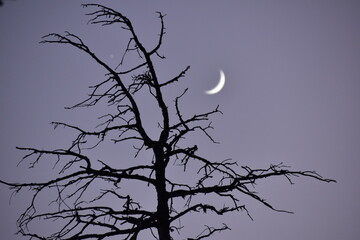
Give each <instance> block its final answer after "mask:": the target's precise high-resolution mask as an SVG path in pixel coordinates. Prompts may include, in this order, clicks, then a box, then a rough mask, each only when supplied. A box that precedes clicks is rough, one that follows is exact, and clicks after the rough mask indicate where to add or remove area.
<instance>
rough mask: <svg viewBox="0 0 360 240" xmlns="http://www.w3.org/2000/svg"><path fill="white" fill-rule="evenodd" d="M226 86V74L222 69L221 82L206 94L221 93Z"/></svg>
mask: <svg viewBox="0 0 360 240" xmlns="http://www.w3.org/2000/svg"><path fill="white" fill-rule="evenodd" d="M224 85H225V73H224V72H223V70H221V69H220V80H219V83H218V84H217V85H216V86H215V87H214V88H213V89H211V90H207V91H205V93H206V94H215V93H218V92H220V91H221V89H222V88H223V87H224Z"/></svg>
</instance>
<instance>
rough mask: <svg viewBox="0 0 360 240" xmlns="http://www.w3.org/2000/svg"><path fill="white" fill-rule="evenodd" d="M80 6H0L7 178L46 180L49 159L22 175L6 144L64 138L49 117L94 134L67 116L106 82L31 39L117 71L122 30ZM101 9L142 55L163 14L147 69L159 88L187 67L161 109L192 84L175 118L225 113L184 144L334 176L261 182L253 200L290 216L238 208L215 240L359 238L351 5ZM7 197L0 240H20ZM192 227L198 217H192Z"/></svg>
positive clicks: (358, 53) (45, 143) (18, 201)
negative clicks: (48, 40) (56, 41)
mask: <svg viewBox="0 0 360 240" xmlns="http://www.w3.org/2000/svg"><path fill="white" fill-rule="evenodd" d="M92 2H93V3H97V2H99V1H92ZM81 3H90V1H70V0H64V1H54V0H15V1H10V0H8V1H6V0H5V1H4V5H3V6H1V7H0V32H1V34H0V79H1V81H0V110H1V114H0V132H1V135H0V142H1V144H0V152H1V157H0V159H1V168H0V178H1V179H3V180H7V181H9V182H21V181H33V180H36V179H42V178H44V177H47V176H52V174H54V173H53V172H51V167H50V168H49V166H46V164H45V165H44V166H43V165H42V166H40V167H39V169H30V170H29V169H27V165H26V164H21V165H19V166H17V164H18V162H19V161H20V159H21V157H22V156H23V153H22V152H20V151H18V150H16V149H15V147H16V146H31V147H39V148H51V147H53V148H54V147H58V146H59V145H63V144H64V143H65V144H66V143H68V141H69V136H70V135H71V133H69V132H68V131H66V130H64V129H58V130H56V131H54V130H53V127H52V126H51V125H50V124H49V123H50V122H51V121H64V122H69V123H74V124H79V125H80V124H81V126H84V127H93V126H95V125H96V124H95V123H96V119H94V116H98V115H99V114H98V113H97V112H96V113H94V112H91V111H90V112H89V111H86V110H76V111H69V110H65V109H64V107H66V106H71V105H72V104H75V103H77V102H79V101H80V100H82V99H84V97H85V96H86V93H87V92H88V89H87V86H89V85H91V84H92V83H94V82H96V81H97V80H101V79H103V75H104V72H103V71H102V70H101V69H100V68H99V67H98V66H96V64H94V62H92V61H91V60H90V59H89V58H87V56H86V55H84V54H82V53H81V52H79V51H76V50H75V49H73V48H71V47H67V46H56V45H44V44H39V41H41V37H42V36H44V35H46V34H47V33H52V32H56V33H63V32H64V31H70V32H73V33H76V34H78V35H79V36H81V37H82V38H83V39H84V40H85V41H86V43H87V44H88V45H89V46H90V47H91V48H92V49H93V50H94V51H95V52H96V53H97V54H98V56H100V57H101V58H103V59H105V61H106V62H107V63H109V64H110V65H112V66H116V65H117V64H118V63H119V62H120V60H121V56H122V53H123V51H124V50H125V47H126V43H127V35H126V33H124V32H123V31H122V30H121V29H114V28H102V27H100V26H93V25H88V24H86V23H87V21H88V20H89V18H88V17H87V16H85V13H86V12H87V10H86V9H83V8H82V7H81V6H80V4H81ZM101 3H102V4H104V5H107V6H110V7H113V8H114V9H115V10H117V11H120V12H122V13H124V15H126V16H127V17H128V18H130V19H131V20H132V21H133V23H134V26H135V28H136V29H137V31H138V34H139V36H140V38H141V39H142V41H143V42H144V43H145V46H148V47H151V46H153V44H154V42H155V40H156V38H157V34H158V32H159V19H158V18H157V14H156V11H161V12H162V13H165V14H166V17H165V26H166V35H165V38H164V44H163V47H162V50H161V54H163V55H165V56H166V59H165V60H163V61H161V62H160V61H159V62H157V63H156V64H157V65H156V67H157V69H158V72H159V76H160V78H161V77H163V78H164V79H165V78H166V77H169V76H174V75H177V74H178V73H179V72H180V71H182V70H183V69H184V68H185V67H186V66H188V65H190V66H191V68H190V70H189V72H188V74H187V75H186V77H185V78H184V79H183V81H182V82H181V83H179V84H178V85H176V87H173V88H169V89H168V90H167V91H168V92H166V94H165V96H166V97H167V100H168V101H169V102H170V103H171V102H172V99H171V97H172V96H176V95H179V94H180V93H181V92H182V90H183V89H184V88H186V87H189V91H188V93H187V95H186V98H184V100H183V102H182V109H183V111H184V113H185V114H193V113H197V112H200V111H207V110H211V109H213V108H214V107H216V106H217V105H220V110H221V111H222V112H223V115H217V116H214V118H213V119H212V121H213V126H214V130H213V131H212V132H211V134H212V136H213V137H214V138H215V139H216V140H217V141H219V142H220V144H217V145H213V144H211V143H210V142H208V141H206V140H205V139H204V138H195V139H193V140H191V139H189V142H191V141H195V142H196V143H197V144H199V146H200V147H199V148H200V151H201V153H203V154H204V155H206V156H209V157H213V158H215V159H226V158H232V159H233V160H236V161H238V163H239V165H248V166H251V167H254V168H256V167H260V168H261V167H268V166H269V165H270V164H276V163H280V162H283V163H284V164H285V165H289V166H291V167H292V169H294V170H295V169H298V170H316V171H317V172H318V173H319V174H321V175H322V176H324V177H327V178H332V179H335V180H336V181H337V183H322V182H318V181H315V180H312V179H306V178H296V179H295V180H294V182H295V184H294V185H290V184H288V183H287V181H286V180H285V179H271V180H268V181H264V182H261V183H260V184H259V185H258V186H257V191H258V192H259V193H260V194H261V196H263V197H264V198H266V199H267V200H268V201H269V202H270V203H272V204H273V205H274V207H276V208H280V209H286V210H289V211H293V212H294V213H295V214H285V213H278V212H274V211H271V210H269V209H267V208H265V207H264V206H262V205H260V204H258V203H254V202H253V201H248V200H246V199H244V201H245V202H246V201H248V202H247V206H248V210H249V211H250V213H251V215H252V217H253V219H254V221H252V220H251V219H249V218H248V217H247V216H246V214H244V213H236V214H230V215H228V216H224V217H219V218H214V219H216V221H217V223H221V222H226V223H227V224H228V225H229V227H230V228H231V229H232V230H231V231H227V232H223V233H221V235H220V234H217V235H215V236H214V238H213V239H217V238H220V237H221V239H229V240H230V239H247V240H255V239H264V238H267V239H293V240H300V239H326V240H332V239H334V240H335V239H344V240H353V239H358V238H359V237H360V227H359V223H360V217H359V216H360V207H359V204H358V203H359V202H360V188H359V182H360V174H359V172H360V94H359V93H360V45H359V43H360V2H359V1H356V0H354V1H351V0H342V1H335V0H301V1H300V0H291V1H288V0H259V1H250V0H241V1H235V0H234V1H230V0H229V1H213V0H212V1H204V0H200V1H188V0H186V1H176V2H175V1H172V2H170V1H160V0H155V1H128V0H122V1H115V0H106V1H101ZM128 61H129V64H130V63H132V61H134V59H129V60H128ZM220 69H222V70H223V71H224V73H225V75H226V83H225V86H224V88H223V89H222V90H221V91H220V92H219V93H217V94H215V95H207V94H205V93H204V91H206V90H209V89H211V88H213V87H214V86H215V85H216V84H217V82H218V80H219V71H220ZM99 111H101V110H99ZM144 111H145V112H146V115H148V116H150V115H151V113H152V111H151V108H146V106H145V108H144ZM148 127H149V129H150V130H151V131H152V129H151V125H149V126H148ZM153 134H156V131H155V130H154V132H153ZM70 139H71V138H70ZM99 154H101V153H99ZM105 154H108V155H111V152H107V153H105ZM11 193H12V192H11V191H9V190H8V189H7V187H5V186H0V212H1V217H0V219H1V225H0V233H1V238H2V239H13V240H21V239H24V238H22V237H21V236H15V235H14V232H16V219H17V218H18V216H19V214H20V213H21V212H22V211H23V210H24V209H25V207H26V206H27V205H26V203H28V200H29V194H28V193H27V192H24V193H20V194H18V195H16V196H13V197H12V198H11V204H9V199H10V197H11ZM202 219H206V216H205V215H199V216H197V217H195V218H194V219H193V221H199V222H201V221H203V220H202ZM190 221H191V219H190ZM189 229H190V230H193V229H191V228H189ZM190 230H189V231H190ZM184 231H186V230H184Z"/></svg>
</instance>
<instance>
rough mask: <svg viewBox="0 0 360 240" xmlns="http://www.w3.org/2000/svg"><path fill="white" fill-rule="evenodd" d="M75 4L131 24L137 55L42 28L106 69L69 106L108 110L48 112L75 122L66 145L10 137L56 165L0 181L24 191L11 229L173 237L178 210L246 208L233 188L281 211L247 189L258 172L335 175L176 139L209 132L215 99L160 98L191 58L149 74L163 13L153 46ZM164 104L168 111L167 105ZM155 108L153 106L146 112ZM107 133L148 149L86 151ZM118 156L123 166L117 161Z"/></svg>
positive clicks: (32, 156) (209, 229) (34, 159)
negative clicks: (90, 115) (109, 54)
mask: <svg viewBox="0 0 360 240" xmlns="http://www.w3.org/2000/svg"><path fill="white" fill-rule="evenodd" d="M83 6H84V7H89V8H92V9H94V10H93V11H91V12H90V13H88V14H87V15H88V16H90V18H91V19H90V20H89V23H91V24H101V25H103V26H104V25H113V24H118V25H119V26H120V27H121V28H122V29H123V30H124V31H127V32H129V33H130V39H129V41H128V44H127V47H126V50H125V53H124V55H123V58H122V61H121V63H122V62H123V60H124V58H125V56H127V55H129V54H136V55H138V56H139V59H140V60H139V63H138V64H137V65H134V66H133V67H130V68H129V69H125V70H122V71H118V70H117V68H112V67H110V66H109V65H108V64H106V63H105V62H104V61H103V60H101V59H100V58H99V57H98V56H97V55H96V54H95V53H94V52H93V51H92V50H91V49H90V48H89V47H88V46H87V45H86V44H85V43H84V42H83V40H82V39H81V38H80V37H78V36H77V35H75V34H72V33H69V32H66V33H65V34H64V35H60V34H57V33H51V34H48V35H46V36H44V37H43V40H42V41H41V42H42V43H56V44H65V45H71V46H73V47H75V48H76V49H79V50H81V51H83V52H84V53H86V54H87V55H88V56H89V57H90V58H92V59H93V60H94V61H95V62H96V63H97V64H98V65H100V66H101V67H103V68H104V69H105V70H106V72H107V73H106V74H105V80H102V81H100V82H99V83H98V84H96V85H94V86H91V87H90V88H91V89H92V90H91V93H90V94H89V97H88V98H87V99H85V100H84V101H82V102H80V103H78V104H76V105H74V106H72V107H70V109H76V108H81V107H92V106H95V105H99V103H100V102H104V101H105V102H106V103H107V104H108V106H109V109H110V110H109V112H110V113H108V114H106V115H103V116H101V117H100V119H101V120H100V121H101V123H100V124H99V125H98V126H97V128H95V130H91V131H88V130H84V129H83V128H81V127H78V126H74V125H70V124H67V123H62V122H53V123H52V124H53V125H54V127H59V126H62V127H66V128H69V129H72V130H74V131H76V132H77V136H76V138H75V139H74V140H73V141H72V143H71V144H70V146H69V147H68V148H59V149H55V150H43V149H37V148H28V147H26V148H24V147H18V149H20V150H23V151H27V152H28V153H27V154H26V155H25V156H24V158H23V160H29V161H30V166H31V167H36V166H37V164H38V163H39V162H40V161H41V160H43V159H44V158H50V157H54V159H55V162H56V164H55V165H56V167H58V168H59V169H60V173H59V175H57V176H56V177H53V178H52V179H49V180H48V181H44V182H29V183H7V182H4V181H1V182H2V183H3V184H7V185H8V186H10V188H12V189H14V191H15V192H19V191H20V190H22V189H29V190H30V191H32V192H33V195H32V199H31V201H30V204H29V206H28V207H27V209H26V210H25V212H24V213H23V214H21V216H20V217H19V219H18V227H19V233H20V234H22V235H23V236H28V237H29V238H30V239H62V240H65V239H69V240H70V239H74V240H75V239H111V238H112V237H116V239H132V240H134V239H138V238H141V234H143V233H144V232H145V233H147V234H148V236H147V237H146V239H149V236H150V237H151V236H152V237H153V238H155V239H160V240H170V239H176V238H178V235H177V234H178V233H179V232H180V231H181V228H182V224H181V221H180V219H181V218H183V217H184V216H185V215H189V214H194V213H197V212H204V213H207V212H213V213H215V214H217V215H223V214H225V213H228V212H234V211H245V213H247V214H248V215H249V212H248V211H247V209H246V207H245V205H243V204H241V202H240V200H239V199H240V197H241V196H248V197H251V198H252V199H254V200H256V201H258V202H260V203H262V204H263V205H265V206H266V207H268V208H270V209H272V210H274V211H279V212H286V211H284V210H278V209H275V208H273V206H272V205H271V204H269V203H268V202H267V201H265V200H264V199H262V198H261V197H260V196H259V195H258V193H256V192H255V191H254V185H255V183H257V181H259V180H262V179H268V178H270V177H274V176H282V177H285V178H286V179H287V180H288V181H289V182H290V183H292V180H291V179H292V178H293V177H294V176H305V177H310V178H314V179H317V180H320V181H324V182H333V181H334V180H331V179H326V178H323V177H321V176H320V175H318V174H317V173H316V172H314V171H292V170H290V169H289V168H288V167H286V166H284V165H282V164H278V165H271V166H270V167H268V168H263V169H252V168H250V167H247V166H241V167H239V166H238V165H237V163H236V162H235V161H232V160H223V161H216V160H214V159H207V158H204V157H202V156H200V155H199V154H198V153H197V152H198V151H197V150H198V147H197V145H193V146H186V147H184V145H186V139H185V138H186V137H188V136H189V135H190V133H193V132H200V133H203V134H205V135H206V136H207V137H208V138H209V139H210V141H212V142H215V141H214V139H213V138H212V137H211V136H210V134H209V132H208V130H209V129H212V126H211V122H210V123H209V117H210V116H211V115H214V114H217V113H221V112H220V110H219V108H218V107H216V108H215V109H214V110H212V111H208V112H205V113H198V114H194V115H192V116H190V117H188V116H184V114H182V111H181V109H180V100H181V98H182V97H183V96H184V95H185V93H186V91H187V89H186V90H185V91H183V92H182V93H179V96H178V97H176V98H175V99H172V100H171V102H170V103H167V102H166V101H165V98H164V96H163V91H165V89H166V88H168V87H171V86H172V84H175V83H176V82H178V81H179V80H180V79H181V78H183V77H184V76H185V73H186V72H187V71H188V70H189V68H190V67H189V66H188V67H186V68H185V69H184V70H183V71H182V72H180V73H179V74H178V75H176V76H175V77H173V78H171V79H168V80H166V81H162V80H160V79H159V78H158V75H157V72H156V69H155V67H154V62H153V61H154V58H160V59H164V57H163V56H161V55H160V54H159V49H160V47H161V45H162V43H163V38H164V34H165V27H164V15H162V14H161V13H158V16H159V19H160V33H159V37H158V41H157V43H156V45H155V47H153V48H152V49H150V50H148V49H146V48H145V47H144V45H143V43H142V41H141V40H140V39H139V38H138V35H137V33H136V32H135V29H134V27H133V25H132V23H131V21H130V20H129V19H128V18H127V17H126V16H124V15H123V14H122V13H120V12H117V11H115V10H113V9H111V8H108V7H105V6H102V5H98V4H84V5H83ZM119 66H120V65H119ZM119 66H118V67H119ZM140 93H141V94H144V93H147V94H148V95H149V96H150V97H151V98H152V99H153V100H154V101H156V107H157V108H158V109H159V111H158V113H159V119H161V120H160V122H159V124H158V128H157V129H158V137H157V138H154V137H151V136H150V135H149V133H148V132H147V130H146V129H145V128H144V123H143V122H144V119H143V116H144V115H143V114H142V112H141V108H140V107H139V102H138V101H139V100H138V99H137V98H136V96H137V95H138V94H140ZM170 109H172V110H173V111H174V114H170ZM156 113H157V111H156V109H154V114H156ZM107 141H113V142H114V143H115V144H116V145H117V144H125V143H126V142H131V143H133V144H134V146H135V148H136V154H135V158H137V157H139V156H140V155H141V153H143V152H151V154H152V157H149V158H148V159H145V160H143V161H144V163H143V162H142V163H140V164H139V161H135V160H134V159H132V160H129V161H128V162H127V163H124V160H122V162H120V163H119V162H116V164H111V163H110V162H108V161H106V160H97V159H93V158H92V156H91V155H90V154H89V151H91V149H96V148H97V147H99V146H100V145H101V144H104V143H105V142H107ZM136 160H137V159H136ZM119 164H120V165H121V164H123V165H122V166H125V165H126V164H130V166H126V167H123V168H119V167H118V165H119ZM170 167H171V168H173V169H176V171H179V172H182V173H183V174H189V175H191V176H190V177H187V178H184V179H183V180H179V179H175V180H174V178H173V177H172V176H171V175H170V174H168V173H169V169H170ZM189 169H191V171H190V170H189ZM194 171H195V172H194ZM194 173H195V174H194ZM135 182H137V183H139V184H141V186H142V187H143V188H144V189H145V188H146V189H148V190H150V191H152V192H153V193H154V195H153V196H154V199H153V201H154V202H156V206H155V207H154V209H151V208H149V209H147V208H146V207H144V206H142V205H143V204H142V203H143V202H144V199H136V197H135V196H133V195H132V192H131V191H130V190H129V191H128V192H127V188H129V186H130V188H131V184H133V183H135ZM54 191H55V193H56V197H55V199H53V201H52V202H51V203H52V204H54V203H55V204H56V208H54V209H52V210H51V211H49V210H44V211H41V209H39V204H38V202H39V201H40V199H41V198H43V196H44V195H43V194H44V193H45V194H47V193H48V192H54ZM204 195H206V196H211V198H210V199H212V198H216V199H217V200H216V202H217V204H214V203H211V201H208V200H209V198H202V196H204ZM199 199H200V200H199ZM146 200H148V199H145V201H146ZM50 206H52V205H50ZM249 216H250V215H249ZM250 217H251V216H250ZM37 221H54V222H55V223H56V226H58V229H57V230H56V231H55V232H52V233H49V234H47V235H46V234H44V233H39V232H36V231H33V230H32V229H33V224H34V222H37ZM226 229H229V227H228V226H227V225H226V224H222V225H220V226H205V228H204V230H203V231H199V234H198V235H197V236H194V237H193V238H191V239H205V238H207V237H209V236H211V235H213V234H214V233H216V232H220V231H223V230H226ZM42 234H44V235H42ZM114 239H115V238H114ZM188 239H190V238H188Z"/></svg>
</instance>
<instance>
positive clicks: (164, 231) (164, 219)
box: [155, 148, 171, 240]
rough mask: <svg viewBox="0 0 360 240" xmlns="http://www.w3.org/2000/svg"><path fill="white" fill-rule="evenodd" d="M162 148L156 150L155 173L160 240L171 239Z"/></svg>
mask: <svg viewBox="0 0 360 240" xmlns="http://www.w3.org/2000/svg"><path fill="white" fill-rule="evenodd" d="M162 149H163V148H160V149H158V150H155V161H156V163H155V172H156V173H155V174H156V182H157V185H156V192H157V202H158V205H157V219H158V221H157V223H158V225H157V230H158V234H159V240H171V236H170V220H169V218H170V213H169V206H168V194H167V191H166V178H165V168H166V164H165V159H164V152H163V150H162Z"/></svg>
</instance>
